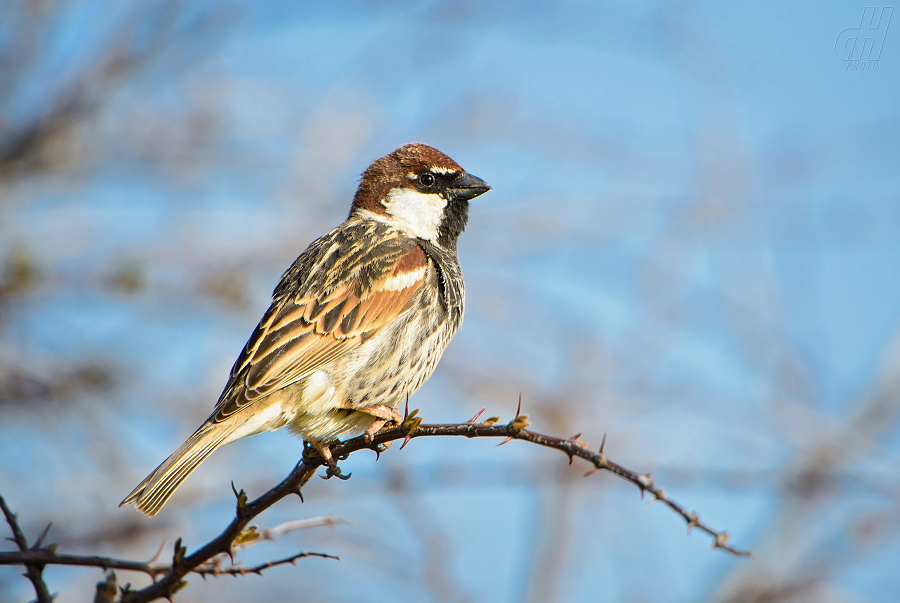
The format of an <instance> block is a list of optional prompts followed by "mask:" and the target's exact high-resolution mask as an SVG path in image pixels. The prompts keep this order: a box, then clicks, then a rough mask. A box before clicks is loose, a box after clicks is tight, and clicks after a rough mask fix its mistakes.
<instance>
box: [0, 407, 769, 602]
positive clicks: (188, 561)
mask: <svg viewBox="0 0 900 603" xmlns="http://www.w3.org/2000/svg"><path fill="white" fill-rule="evenodd" d="M482 412H484V409H482ZM417 413H418V411H417V410H416V411H413V412H411V413H410V412H407V414H406V417H405V419H404V420H403V422H402V423H401V424H400V425H396V426H394V427H390V428H387V429H384V430H382V431H380V432H378V433H377V434H375V437H374V438H373V439H372V441H367V440H366V438H365V437H364V436H360V437H357V438H353V439H351V440H347V441H345V442H340V443H337V444H335V445H333V446H332V447H331V452H332V455H333V456H334V458H336V459H338V460H344V459H346V458H347V457H348V456H349V455H350V454H352V453H354V452H356V451H358V450H364V449H365V450H373V451H375V453H376V454H378V455H380V454H381V452H383V451H384V450H385V449H386V448H387V447H388V446H389V445H390V443H392V442H394V441H395V440H401V439H402V440H403V444H402V446H401V449H402V448H403V447H404V446H406V445H407V444H408V443H409V442H410V440H412V439H414V438H420V437H431V436H464V437H468V438H498V437H502V438H505V439H504V440H503V441H502V442H501V443H500V444H499V445H503V444H506V443H507V442H509V441H511V440H524V441H526V442H531V443H533V444H537V445H539V446H545V447H547V448H555V449H557V450H560V451H561V452H563V454H565V455H567V456H568V457H569V462H570V463H571V462H572V461H573V460H574V458H575V457H579V458H582V459H584V460H585V461H587V462H588V463H590V464H591V465H592V466H593V467H592V468H591V469H590V470H589V471H588V472H587V473H586V474H585V476H586V477H587V476H589V475H591V474H593V473H595V472H596V471H598V470H603V471H609V472H610V473H612V474H614V475H616V476H618V477H620V478H622V479H624V480H625V481H627V482H629V483H631V484H633V485H635V486H636V487H637V488H638V490H640V493H641V497H643V496H644V495H645V494H648V495H650V496H651V497H652V499H651V502H655V501H659V502H661V503H663V504H664V505H666V506H667V507H669V508H670V509H671V510H672V511H674V512H675V513H677V514H678V515H680V516H681V517H682V519H684V520H685V522H686V523H687V527H688V530H691V529H697V530H700V531H701V532H704V533H705V534H707V535H709V536H710V537H711V538H712V540H713V547H714V548H717V549H722V550H724V551H727V552H729V553H731V554H733V555H738V556H749V555H750V554H751V552H750V551H745V550H741V549H738V548H736V547H734V546H732V545H730V544H729V543H728V533H727V532H720V531H717V530H714V529H713V528H712V527H710V526H709V525H707V524H706V523H705V522H703V521H702V520H701V519H700V517H699V516H698V515H697V513H695V512H693V511H688V510H687V509H686V508H684V507H683V506H681V505H680V504H678V503H677V502H675V501H674V500H672V499H671V498H670V497H669V496H668V495H667V494H666V493H665V492H664V491H663V489H662V488H658V487H657V486H656V485H655V484H654V483H653V479H652V478H651V476H650V475H649V474H641V473H636V472H634V471H631V470H630V469H626V468H625V467H623V466H621V465H619V464H617V463H614V462H612V461H610V460H609V459H608V458H607V457H606V452H605V450H604V449H605V444H606V438H605V437H604V439H603V443H602V444H601V446H600V449H599V450H598V451H597V452H594V451H591V450H588V447H587V443H585V442H583V441H581V440H579V439H578V438H579V437H580V435H581V434H578V435H575V436H573V437H571V438H566V439H563V438H557V437H553V436H548V435H544V434H541V433H537V432H534V431H530V430H528V429H526V428H527V427H528V426H529V423H528V416H527V415H522V414H521V400H520V402H519V410H518V411H517V412H516V417H515V418H514V419H513V420H512V421H510V422H509V423H506V424H501V423H500V419H499V418H498V417H492V418H489V419H486V420H484V421H482V422H476V421H477V420H478V417H479V416H480V415H481V412H480V413H478V414H477V415H475V416H474V417H473V418H472V419H471V420H469V421H466V422H465V423H449V424H436V425H425V424H422V418H421V417H418V416H417ZM324 465H325V461H324V460H323V459H322V458H321V457H320V456H319V455H318V453H316V452H315V451H313V450H312V449H311V448H307V449H306V450H305V451H304V454H303V458H302V459H301V460H300V462H299V463H297V466H296V467H294V470H293V471H291V473H290V475H288V476H287V477H286V478H285V479H284V480H282V482H281V483H279V484H278V485H276V486H275V487H274V488H272V489H271V490H269V491H268V492H265V493H264V494H262V495H261V496H260V497H259V498H257V499H256V500H254V501H248V497H247V494H246V492H244V491H243V490H240V491H238V490H237V489H235V490H234V493H235V496H236V497H237V508H236V511H235V517H234V519H233V520H232V521H231V523H230V524H229V525H228V526H227V527H226V528H225V530H223V531H222V533H221V534H219V535H218V536H216V537H215V538H213V539H212V540H210V541H209V542H207V543H206V544H204V545H203V546H201V547H200V548H199V549H197V550H196V551H194V552H193V553H191V554H190V555H188V554H187V547H185V546H182V544H181V539H179V540H178V541H177V542H176V543H175V550H174V554H173V557H172V562H171V564H169V565H158V564H152V563H144V562H135V561H124V560H117V559H110V558H107V557H82V556H77V555H60V554H57V553H56V552H55V550H53V549H51V548H50V547H47V548H39V547H33V548H32V549H29V550H25V549H22V547H21V546H20V549H22V551H20V552H9V553H0V565H10V564H17V565H26V566H27V567H29V568H31V567H37V568H42V567H43V566H44V565H49V564H63V565H82V566H92V567H102V568H107V569H121V570H130V571H138V572H143V573H145V574H149V575H150V576H151V577H153V578H154V582H153V583H152V584H150V585H149V586H147V587H145V588H143V589H141V590H130V589H129V588H128V586H127V585H126V586H125V587H124V588H123V589H122V597H121V599H120V601H121V602H122V603H142V602H146V601H154V600H157V599H160V598H171V596H172V594H174V593H175V592H177V591H178V590H179V589H180V588H182V587H183V586H184V585H185V584H186V583H185V582H184V578H185V577H186V576H187V575H188V574H190V573H195V574H200V575H203V576H208V575H211V576H218V575H231V576H241V575H245V574H248V573H256V574H259V573H262V571H263V570H265V569H268V568H270V567H274V566H276V565H284V564H287V563H291V564H293V563H294V562H295V561H297V560H298V559H300V558H302V557H307V556H317V557H326V558H332V559H337V557H332V556H330V555H326V554H323V553H299V554H297V555H293V556H291V557H287V558H285V559H280V560H278V561H270V562H267V563H264V564H261V565H258V566H254V567H246V568H245V567H240V566H232V567H225V568H223V567H221V565H220V563H221V562H222V560H223V559H224V558H226V557H232V555H233V554H234V552H235V551H236V550H237V549H238V548H240V547H241V546H242V545H243V544H245V543H246V542H248V541H250V540H259V539H261V538H264V537H265V536H264V534H265V531H263V532H258V531H257V529H256V527H255V526H250V527H249V528H248V525H249V524H250V521H252V520H253V519H254V518H255V517H257V516H258V515H260V514H261V513H262V512H263V511H265V510H266V509H268V508H269V507H271V506H272V505H274V504H275V503H276V502H278V501H280V500H281V499H283V498H285V497H287V496H289V495H291V494H296V495H298V496H300V498H301V500H302V498H303V495H302V493H301V489H302V488H303V486H304V485H306V483H307V482H309V480H310V479H311V478H312V477H313V476H314V475H315V473H316V471H317V470H318V468H319V467H322V466H324ZM323 477H326V479H327V478H328V477H339V478H342V479H347V478H349V477H350V476H349V474H348V475H342V474H341V472H340V469H338V468H328V469H327V470H326V475H325V476H323ZM0 500H2V499H0ZM4 511H7V509H6V507H5V506H4ZM8 517H9V514H8ZM13 517H14V516H13ZM13 523H14V522H10V525H13ZM275 529H277V528H275ZM26 548H27V547H26ZM41 584H43V582H41ZM103 584H104V583H101V584H98V589H99V588H100V586H101V585H103ZM45 588H46V587H45ZM39 601H40V603H43V601H42V600H40V599H39ZM48 601H49V599H48Z"/></svg>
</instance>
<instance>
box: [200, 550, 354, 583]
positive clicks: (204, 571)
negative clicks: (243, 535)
mask: <svg viewBox="0 0 900 603" xmlns="http://www.w3.org/2000/svg"><path fill="white" fill-rule="evenodd" d="M304 557H321V558H322V559H334V560H336V561H340V560H341V558H340V557H335V556H334V555H328V554H327V553H312V552H309V551H303V552H301V553H297V554H296V555H291V556H290V557H285V558H284V559H278V560H277V561H266V562H265V563H260V564H259V565H254V566H252V567H242V566H240V565H233V566H231V567H221V566H220V565H219V564H218V563H212V564H210V565H209V566H202V565H201V566H200V567H198V568H196V569H194V570H193V573H195V574H200V575H201V576H204V577H206V576H246V575H247V574H257V575H259V576H262V573H263V570H267V569H269V568H270V567H275V566H276V565H287V564H291V565H297V560H298V559H303V558H304Z"/></svg>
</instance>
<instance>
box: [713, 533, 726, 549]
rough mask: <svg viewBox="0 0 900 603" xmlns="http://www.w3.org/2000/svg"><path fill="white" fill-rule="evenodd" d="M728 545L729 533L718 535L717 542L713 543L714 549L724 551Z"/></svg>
mask: <svg viewBox="0 0 900 603" xmlns="http://www.w3.org/2000/svg"><path fill="white" fill-rule="evenodd" d="M727 545H728V532H721V533H719V534H716V541H715V542H714V543H713V548H714V549H724V548H726V547H727Z"/></svg>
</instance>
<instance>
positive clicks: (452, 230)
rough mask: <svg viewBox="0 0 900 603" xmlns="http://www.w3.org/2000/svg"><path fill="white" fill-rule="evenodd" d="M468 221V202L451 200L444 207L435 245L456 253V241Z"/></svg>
mask: <svg viewBox="0 0 900 603" xmlns="http://www.w3.org/2000/svg"><path fill="white" fill-rule="evenodd" d="M468 221H469V202H468V201H462V200H459V199H453V198H451V199H450V201H449V202H448V203H447V205H446V206H445V207H444V215H443V218H442V219H441V225H440V226H439V227H438V239H437V243H438V245H440V246H441V247H443V248H444V249H449V250H451V251H456V241H457V239H459V235H461V234H462V233H463V231H464V230H465V229H466V222H468Z"/></svg>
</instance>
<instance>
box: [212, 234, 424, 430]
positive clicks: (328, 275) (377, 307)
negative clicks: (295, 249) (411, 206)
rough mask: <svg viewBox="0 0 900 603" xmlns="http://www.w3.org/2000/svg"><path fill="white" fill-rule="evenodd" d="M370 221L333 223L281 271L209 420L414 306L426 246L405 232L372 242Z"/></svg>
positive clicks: (294, 377) (289, 380)
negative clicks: (351, 225) (347, 225)
mask: <svg viewBox="0 0 900 603" xmlns="http://www.w3.org/2000/svg"><path fill="white" fill-rule="evenodd" d="M371 229H372V227H371V226H369V227H368V229H362V232H355V231H354V230H352V229H351V230H350V232H347V231H342V230H340V229H338V230H336V231H333V232H332V233H330V234H329V235H326V237H323V239H320V240H319V241H317V242H316V243H314V244H313V245H311V246H310V248H309V249H308V250H307V251H306V252H305V253H304V254H303V255H301V256H300V257H299V258H298V259H297V261H296V262H295V263H294V265H293V266H292V267H291V268H290V269H289V270H288V271H287V272H286V273H285V274H284V276H283V277H282V280H281V282H280V283H279V285H278V287H276V289H275V294H274V296H273V300H272V305H271V307H270V308H269V310H268V311H267V312H266V314H265V315H264V316H263V318H262V320H261V321H260V323H259V325H258V326H257V327H256V330H255V331H254V332H253V335H252V336H251V337H250V339H249V341H248V342H247V345H246V346H245V347H244V350H243V352H242V353H241V355H240V356H239V357H238V359H237V361H236V362H235V364H234V367H233V368H232V370H231V378H230V380H229V384H228V386H227V387H226V388H225V391H224V392H222V396H221V397H220V398H219V402H218V404H217V405H216V410H215V412H214V413H213V416H212V417H211V420H213V422H216V423H218V422H221V421H224V420H225V419H227V418H228V417H229V416H231V415H233V414H234V413H235V412H237V411H239V410H241V409H242V408H244V407H245V406H247V405H248V404H250V403H252V402H254V401H255V400H258V399H260V398H262V397H265V396H267V395H269V394H271V393H272V392H275V391H278V390H280V389H282V388H284V387H287V386H288V385H291V384H293V383H296V382H297V381H299V380H301V379H303V378H304V377H306V376H308V375H310V374H311V373H313V372H315V371H316V370H318V369H320V368H322V367H323V366H325V365H327V364H328V363H330V362H332V361H334V360H336V359H338V358H340V357H341V356H342V355H344V354H347V353H348V352H349V351H351V350H352V349H353V348H355V347H357V346H359V345H361V344H362V343H363V342H365V341H366V340H368V338H369V337H371V334H372V333H373V332H375V331H378V330H380V329H383V328H385V327H386V326H388V325H390V324H391V323H392V322H393V321H395V320H397V319H398V318H399V317H401V316H403V315H404V314H406V313H407V312H409V311H410V310H411V309H412V308H413V306H414V305H415V300H416V299H418V295H419V293H420V292H421V290H422V286H423V283H424V281H425V277H426V273H427V268H428V258H427V256H426V255H425V252H424V251H423V250H422V248H421V247H420V246H419V245H418V244H417V243H416V241H414V240H412V239H409V238H406V237H396V236H394V237H389V238H387V239H385V240H383V241H381V242H380V243H379V244H377V245H374V246H373V245H372V244H371V240H368V241H367V240H366V239H367V238H369V239H370V238H371V237H372V236H373V235H375V234H377V233H373V232H371ZM356 230H360V229H359V228H357V229H356Z"/></svg>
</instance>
